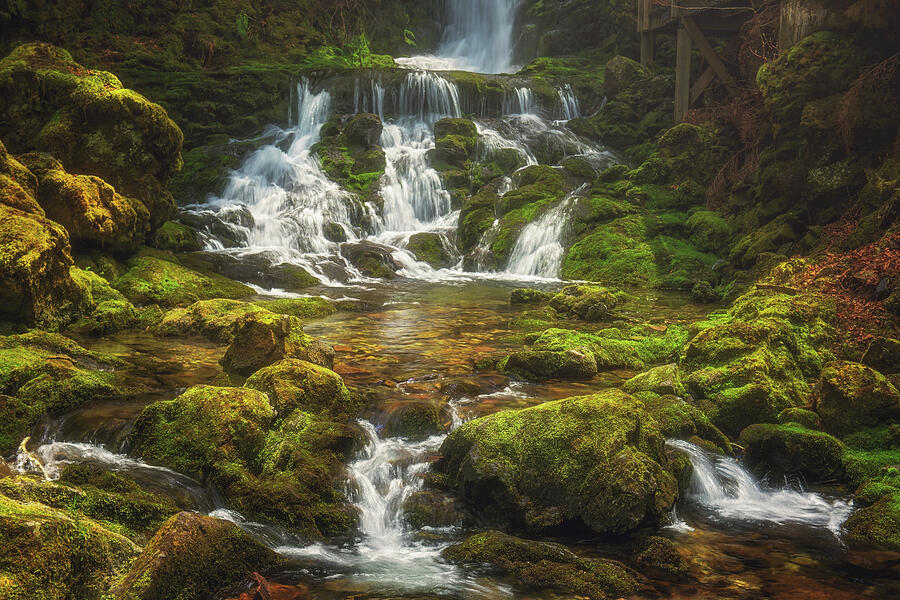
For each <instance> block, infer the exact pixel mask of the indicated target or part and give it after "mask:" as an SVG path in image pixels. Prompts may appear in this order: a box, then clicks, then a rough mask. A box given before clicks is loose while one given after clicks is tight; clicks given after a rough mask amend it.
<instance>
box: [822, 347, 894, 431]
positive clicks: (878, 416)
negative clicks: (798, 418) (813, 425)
mask: <svg viewBox="0 0 900 600" xmlns="http://www.w3.org/2000/svg"><path fill="white" fill-rule="evenodd" d="M814 401H815V410H816V412H818V413H819V416H820V417H821V418H822V424H823V425H824V427H825V429H826V430H828V431H830V432H832V433H834V434H835V435H847V434H848V433H852V432H854V431H857V430H860V429H863V428H865V427H875V426H880V425H887V424H889V423H891V422H900V392H898V391H897V388H895V387H894V386H893V384H892V383H891V382H890V381H888V380H887V378H886V377H885V376H884V375H882V374H881V373H879V372H878V371H876V370H874V369H872V368H871V367H867V366H865V365H862V364H859V363H854V362H848V361H834V362H830V363H828V364H826V365H825V368H824V369H823V370H822V376H821V379H820V380H819V385H818V387H817V389H816V396H815V400H814Z"/></svg>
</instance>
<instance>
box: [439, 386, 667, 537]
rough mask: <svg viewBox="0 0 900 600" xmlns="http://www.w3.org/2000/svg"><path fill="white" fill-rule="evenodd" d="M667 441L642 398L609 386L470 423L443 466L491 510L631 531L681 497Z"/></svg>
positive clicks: (531, 525)
mask: <svg viewBox="0 0 900 600" xmlns="http://www.w3.org/2000/svg"><path fill="white" fill-rule="evenodd" d="M664 442H665V440H664V438H663V436H662V435H661V433H660V431H659V428H658V425H657V424H656V422H655V421H654V419H653V418H652V417H651V416H650V414H648V413H647V411H646V410H645V409H644V407H643V406H642V405H641V403H640V402H638V401H637V400H635V399H634V398H633V397H631V396H629V395H628V394H625V393H624V392H621V391H619V390H608V391H605V392H602V393H599V394H595V395H593V396H580V397H575V398H567V399H564V400H557V401H553V402H546V403H544V404H541V405H538V406H535V407H532V408H527V409H524V410H507V411H503V412H499V413H496V414H493V415H490V416H487V417H483V418H480V419H476V420H474V421H470V422H468V423H466V424H464V425H463V426H461V427H459V428H458V429H456V430H455V431H453V432H452V433H451V434H450V435H449V436H448V437H447V439H446V441H445V442H444V443H443V445H442V446H441V454H442V458H441V460H440V462H439V463H438V466H437V468H438V469H439V470H440V471H441V472H443V473H446V474H447V476H448V482H449V485H450V486H451V487H452V488H453V489H455V490H456V491H457V492H458V493H459V494H460V495H461V496H462V497H463V498H464V499H465V500H466V501H467V502H468V503H469V504H470V505H471V506H472V507H473V509H475V510H477V511H479V512H480V513H481V514H483V515H487V516H490V517H493V518H497V519H500V520H505V521H512V522H513V524H515V525H518V526H521V527H525V528H527V529H531V530H540V529H544V528H550V527H556V526H560V525H576V526H579V525H580V526H582V527H587V528H590V529H593V530H594V531H597V532H600V533H626V532H629V531H633V530H635V529H637V528H638V527H641V526H642V525H649V524H656V523H660V522H662V519H664V516H665V515H666V514H667V513H668V511H669V510H670V509H671V507H672V504H673V503H674V501H675V496H676V493H677V489H676V487H677V486H676V483H675V478H674V477H673V476H672V475H671V474H670V473H669V472H668V471H667V470H666V467H667V466H668V459H667V458H666V454H665V451H664ZM573 449H574V450H573Z"/></svg>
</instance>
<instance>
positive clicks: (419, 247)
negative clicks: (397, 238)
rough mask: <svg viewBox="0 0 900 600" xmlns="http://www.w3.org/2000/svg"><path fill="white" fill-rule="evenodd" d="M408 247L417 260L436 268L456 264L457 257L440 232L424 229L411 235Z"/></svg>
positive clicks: (445, 267)
mask: <svg viewBox="0 0 900 600" xmlns="http://www.w3.org/2000/svg"><path fill="white" fill-rule="evenodd" d="M406 249H407V250H409V251H410V252H412V253H413V256H415V257H416V260H418V261H422V262H426V263H428V264H429V265H431V266H432V267H433V268H435V269H448V268H450V267H452V266H453V265H454V264H456V257H455V256H454V255H453V252H452V250H451V248H450V247H449V246H448V244H446V243H445V242H444V238H443V237H442V236H441V234H439V233H435V232H431V231H423V232H421V233H415V234H413V235H411V236H410V238H409V241H408V242H407V244H406Z"/></svg>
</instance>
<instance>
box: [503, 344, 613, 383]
mask: <svg viewBox="0 0 900 600" xmlns="http://www.w3.org/2000/svg"><path fill="white" fill-rule="evenodd" d="M497 370H498V371H500V372H501V373H504V374H506V375H509V376H511V377H515V378H516V379H521V380H524V381H545V380H547V379H592V378H593V377H594V376H595V375H596V374H597V361H596V360H595V359H594V355H593V354H592V353H591V351H590V349H588V348H586V347H583V346H579V347H575V348H568V349H566V350H559V351H551V350H525V351H521V352H513V353H512V354H510V355H509V356H507V357H506V358H504V359H503V360H501V361H500V362H499V363H498V364H497Z"/></svg>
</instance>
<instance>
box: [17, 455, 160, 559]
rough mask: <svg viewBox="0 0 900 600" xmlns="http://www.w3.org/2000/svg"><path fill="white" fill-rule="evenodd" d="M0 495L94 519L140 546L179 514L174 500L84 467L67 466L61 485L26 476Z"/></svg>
mask: <svg viewBox="0 0 900 600" xmlns="http://www.w3.org/2000/svg"><path fill="white" fill-rule="evenodd" d="M0 495H4V496H6V497H7V498H10V499H12V500H17V501H19V502H39V503H41V504H44V505H47V506H49V507H52V508H56V509H59V510H62V511H64V512H66V514H68V515H69V516H70V517H72V518H73V519H79V518H81V519H83V518H88V519H93V520H95V521H97V522H98V523H101V524H102V525H103V526H104V527H107V528H109V529H111V530H114V531H115V532H116V533H120V534H122V535H124V536H126V537H128V538H129V539H131V540H132V541H134V542H136V543H138V544H143V543H144V542H145V541H146V540H147V539H149V537H150V536H152V535H153V533H154V532H155V531H156V530H157V529H159V527H160V526H161V525H162V524H163V522H164V521H165V520H166V519H167V518H169V517H170V516H172V515H173V514H175V513H176V512H178V507H177V505H176V504H175V503H174V502H173V501H172V500H171V499H169V498H166V497H165V496H162V495H159V494H154V493H152V492H148V491H146V490H144V489H142V488H141V487H140V486H139V485H138V484H137V483H135V482H134V481H132V480H130V479H127V478H126V477H124V476H122V475H119V474H117V473H114V472H112V471H105V470H103V469H101V468H99V467H94V466H91V465H88V464H86V463H82V464H72V465H68V466H66V467H65V469H63V471H62V473H61V475H60V480H59V481H43V480H41V479H38V478H36V477H33V476H24V475H23V476H16V477H9V478H7V479H5V480H0Z"/></svg>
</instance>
